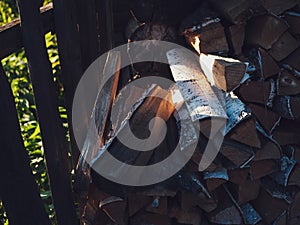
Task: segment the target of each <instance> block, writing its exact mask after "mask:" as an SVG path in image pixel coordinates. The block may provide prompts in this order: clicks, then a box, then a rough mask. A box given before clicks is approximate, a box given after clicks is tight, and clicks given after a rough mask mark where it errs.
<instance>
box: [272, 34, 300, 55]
mask: <svg viewBox="0 0 300 225" xmlns="http://www.w3.org/2000/svg"><path fill="white" fill-rule="evenodd" d="M299 45H300V43H299V41H298V40H296V39H295V38H294V37H293V36H292V35H291V34H290V33H289V32H288V31H287V32H285V33H284V34H283V35H281V36H280V37H279V39H278V40H277V41H276V42H275V43H274V44H273V45H272V47H271V49H270V50H269V53H270V55H271V56H272V57H273V58H274V59H275V60H277V61H281V60H283V59H284V58H286V57H287V56H289V55H290V54H291V53H292V52H293V51H295V50H296V49H297V48H298V47H299Z"/></svg>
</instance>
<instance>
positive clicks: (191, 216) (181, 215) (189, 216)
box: [169, 206, 202, 225]
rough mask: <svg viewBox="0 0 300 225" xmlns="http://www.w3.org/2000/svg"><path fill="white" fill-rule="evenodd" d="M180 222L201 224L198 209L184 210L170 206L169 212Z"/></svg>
mask: <svg viewBox="0 0 300 225" xmlns="http://www.w3.org/2000/svg"><path fill="white" fill-rule="evenodd" d="M169 216H170V217H171V218H175V219H176V220H177V222H178V223H180V224H190V225H201V221H202V217H201V211H200V210H199V209H192V210H184V209H181V208H179V207H176V206H175V207H174V206H173V207H172V208H171V210H170V213H169Z"/></svg>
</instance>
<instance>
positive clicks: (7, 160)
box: [0, 63, 51, 225]
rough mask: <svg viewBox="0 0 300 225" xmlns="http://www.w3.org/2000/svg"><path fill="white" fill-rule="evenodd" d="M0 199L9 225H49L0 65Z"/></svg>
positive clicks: (8, 87)
mask: <svg viewBox="0 0 300 225" xmlns="http://www.w3.org/2000/svg"><path fill="white" fill-rule="evenodd" d="M0 111H1V117H0V127H1V129H0V143H1V147H0V180H1V184H0V198H1V199H2V202H3V204H4V206H5V209H6V212H7V216H8V219H9V224H11V225H20V224H31V225H50V224H51V223H50V220H49V217H48V215H47V213H46V211H45V208H44V205H43V202H42V200H41V198H40V196H39V190H38V187H37V184H36V183H35V180H34V177H33V174H32V171H31V168H30V166H29V157H28V155H27V152H26V150H25V147H24V144H23V140H22V137H21V133H20V125H19V122H18V115H17V111H16V106H15V102H14V98H13V94H12V91H11V89H10V85H9V83H8V81H7V78H6V76H5V73H4V70H3V68H2V65H1V63H0Z"/></svg>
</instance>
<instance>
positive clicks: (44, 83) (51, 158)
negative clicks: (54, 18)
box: [18, 0, 78, 225]
mask: <svg viewBox="0 0 300 225" xmlns="http://www.w3.org/2000/svg"><path fill="white" fill-rule="evenodd" d="M18 5H19V10H20V15H21V21H22V24H21V25H22V37H23V41H24V48H25V54H26V57H27V60H28V65H29V71H30V78H31V81H32V86H33V91H34V97H35V103H36V108H37V113H38V118H39V123H40V126H41V134H42V141H43V146H44V150H45V156H46V162H47V169H48V174H49V179H50V184H51V191H52V197H53V203H54V208H55V211H56V218H57V224H58V225H75V224H78V220H77V219H76V214H75V207H74V204H73V198H72V189H71V173H70V165H69V160H70V159H69V157H68V146H67V141H66V137H65V132H64V130H63V127H62V124H61V120H60V116H59V112H58V104H57V103H58V102H57V96H56V92H55V87H54V81H53V74H52V68H51V64H50V61H49V58H48V53H47V49H46V44H45V38H44V33H43V32H42V31H43V28H42V24H41V23H40V21H41V17H42V16H41V15H40V12H39V2H28V1H23V0H19V1H18Z"/></svg>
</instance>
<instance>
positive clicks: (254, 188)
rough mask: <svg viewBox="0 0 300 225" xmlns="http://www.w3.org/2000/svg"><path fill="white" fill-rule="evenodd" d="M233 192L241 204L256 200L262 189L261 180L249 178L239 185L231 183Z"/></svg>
mask: <svg viewBox="0 0 300 225" xmlns="http://www.w3.org/2000/svg"><path fill="white" fill-rule="evenodd" d="M230 190H231V193H233V197H234V199H235V200H236V201H237V202H238V204H239V205H242V204H245V203H247V202H249V201H252V200H255V199H256V198H257V196H258V194H259V191H260V180H247V181H245V182H244V183H242V184H239V185H234V184H232V185H230Z"/></svg>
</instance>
